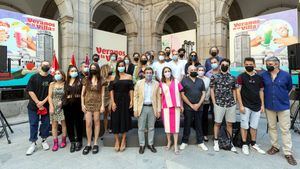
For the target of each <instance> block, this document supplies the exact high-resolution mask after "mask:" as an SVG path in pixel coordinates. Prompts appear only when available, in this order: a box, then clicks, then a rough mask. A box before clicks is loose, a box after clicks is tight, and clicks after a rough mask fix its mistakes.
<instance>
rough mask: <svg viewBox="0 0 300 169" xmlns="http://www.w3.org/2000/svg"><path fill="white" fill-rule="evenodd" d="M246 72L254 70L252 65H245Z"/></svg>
mask: <svg viewBox="0 0 300 169" xmlns="http://www.w3.org/2000/svg"><path fill="white" fill-rule="evenodd" d="M245 69H246V71H247V72H252V71H253V70H254V67H253V66H245Z"/></svg>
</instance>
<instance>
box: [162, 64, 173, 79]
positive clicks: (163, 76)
mask: <svg viewBox="0 0 300 169" xmlns="http://www.w3.org/2000/svg"><path fill="white" fill-rule="evenodd" d="M166 69H169V70H170V72H171V77H170V80H171V81H172V80H174V76H173V74H172V69H171V68H170V67H168V66H166V67H164V68H163V70H162V77H161V82H163V83H166V77H165V74H164V71H165V70H166Z"/></svg>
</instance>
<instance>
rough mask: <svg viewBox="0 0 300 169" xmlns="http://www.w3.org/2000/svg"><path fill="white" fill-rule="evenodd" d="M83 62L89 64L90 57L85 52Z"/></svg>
mask: <svg viewBox="0 0 300 169" xmlns="http://www.w3.org/2000/svg"><path fill="white" fill-rule="evenodd" d="M85 64H86V65H88V66H89V65H90V58H89V55H88V54H86V56H85Z"/></svg>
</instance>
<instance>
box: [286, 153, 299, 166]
mask: <svg viewBox="0 0 300 169" xmlns="http://www.w3.org/2000/svg"><path fill="white" fill-rule="evenodd" d="M284 157H285V159H286V160H287V162H288V163H289V164H290V165H297V161H296V160H295V159H294V157H293V156H292V155H285V156H284Z"/></svg>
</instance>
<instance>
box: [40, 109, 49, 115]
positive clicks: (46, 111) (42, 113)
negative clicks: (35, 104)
mask: <svg viewBox="0 0 300 169" xmlns="http://www.w3.org/2000/svg"><path fill="white" fill-rule="evenodd" d="M37 114H38V115H46V114H48V110H47V109H46V108H44V109H38V111H37Z"/></svg>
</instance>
